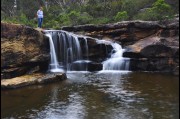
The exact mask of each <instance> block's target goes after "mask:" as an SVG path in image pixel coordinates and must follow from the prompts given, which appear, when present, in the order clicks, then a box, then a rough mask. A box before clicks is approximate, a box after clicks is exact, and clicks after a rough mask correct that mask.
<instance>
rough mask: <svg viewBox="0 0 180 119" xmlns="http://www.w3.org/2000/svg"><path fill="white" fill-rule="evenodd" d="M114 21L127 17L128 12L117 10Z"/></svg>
mask: <svg viewBox="0 0 180 119" xmlns="http://www.w3.org/2000/svg"><path fill="white" fill-rule="evenodd" d="M114 19H115V21H123V20H127V19H128V14H127V12H126V11H123V12H118V13H117V14H116V16H115V17H114Z"/></svg>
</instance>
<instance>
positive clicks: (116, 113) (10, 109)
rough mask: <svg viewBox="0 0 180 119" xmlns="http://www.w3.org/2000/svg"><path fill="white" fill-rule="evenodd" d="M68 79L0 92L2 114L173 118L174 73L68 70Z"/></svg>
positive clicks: (58, 118)
mask: <svg viewBox="0 0 180 119" xmlns="http://www.w3.org/2000/svg"><path fill="white" fill-rule="evenodd" d="M67 76H68V80H65V81H62V82H58V83H55V84H48V85H41V86H39V85H37V86H29V87H25V88H21V89H16V90H6V91H1V117H2V118H7V119H9V118H12V119H13V118H19V119H24V118H30V119H178V118H179V80H178V77H174V76H170V75H166V74H158V73H142V72H141V73H134V72H115V71H114V72H98V73H88V72H68V74H67Z"/></svg>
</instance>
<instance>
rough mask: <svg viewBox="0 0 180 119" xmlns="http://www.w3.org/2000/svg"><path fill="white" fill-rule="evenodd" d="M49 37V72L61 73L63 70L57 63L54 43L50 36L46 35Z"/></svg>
mask: <svg viewBox="0 0 180 119" xmlns="http://www.w3.org/2000/svg"><path fill="white" fill-rule="evenodd" d="M46 36H47V37H49V44H50V55H51V63H50V65H49V66H50V71H51V72H63V69H62V68H60V66H59V63H58V61H57V57H56V52H55V48H54V43H53V40H52V37H51V34H46Z"/></svg>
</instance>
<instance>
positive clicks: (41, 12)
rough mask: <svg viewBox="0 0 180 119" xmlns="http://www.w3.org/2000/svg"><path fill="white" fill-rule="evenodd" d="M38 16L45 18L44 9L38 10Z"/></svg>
mask: <svg viewBox="0 0 180 119" xmlns="http://www.w3.org/2000/svg"><path fill="white" fill-rule="evenodd" d="M37 16H38V18H43V11H42V10H38V11H37Z"/></svg>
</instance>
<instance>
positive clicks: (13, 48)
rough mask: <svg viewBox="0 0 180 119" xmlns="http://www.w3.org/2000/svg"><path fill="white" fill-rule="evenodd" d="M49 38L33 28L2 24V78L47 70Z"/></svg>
mask: <svg viewBox="0 0 180 119" xmlns="http://www.w3.org/2000/svg"><path fill="white" fill-rule="evenodd" d="M48 61H49V44H48V38H47V37H46V36H45V35H44V34H43V33H42V32H41V30H36V29H33V28H31V27H28V26H25V25H20V24H11V23H4V22H1V78H12V77H16V76H20V75H23V74H26V73H30V72H33V71H39V70H41V69H46V68H47V66H48Z"/></svg>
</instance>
